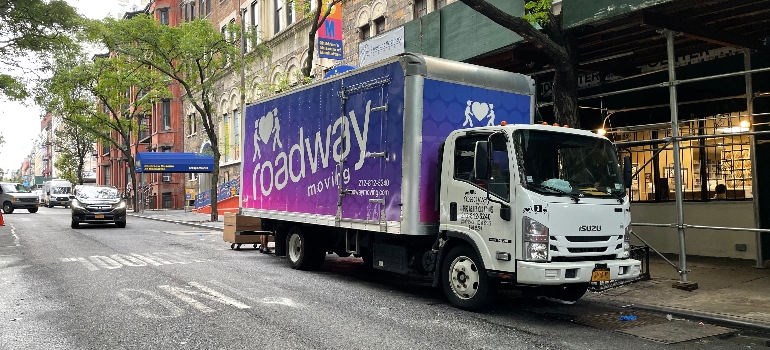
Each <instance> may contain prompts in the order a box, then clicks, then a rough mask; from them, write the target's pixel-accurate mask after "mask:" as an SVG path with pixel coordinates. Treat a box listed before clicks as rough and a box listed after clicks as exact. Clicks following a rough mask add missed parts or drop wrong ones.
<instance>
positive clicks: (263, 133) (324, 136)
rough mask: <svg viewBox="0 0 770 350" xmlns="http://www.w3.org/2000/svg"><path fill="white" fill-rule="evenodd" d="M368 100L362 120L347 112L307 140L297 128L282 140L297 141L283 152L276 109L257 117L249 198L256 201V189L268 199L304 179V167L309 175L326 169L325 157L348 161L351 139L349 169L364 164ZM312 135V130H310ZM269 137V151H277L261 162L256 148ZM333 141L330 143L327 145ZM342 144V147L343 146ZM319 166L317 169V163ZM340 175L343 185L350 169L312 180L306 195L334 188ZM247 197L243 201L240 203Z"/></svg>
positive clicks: (370, 102)
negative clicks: (355, 154) (293, 134)
mask: <svg viewBox="0 0 770 350" xmlns="http://www.w3.org/2000/svg"><path fill="white" fill-rule="evenodd" d="M371 104H372V101H371V100H369V101H367V103H366V111H365V113H364V118H363V120H359V119H358V117H357V116H356V112H355V111H350V113H349V115H347V116H342V117H339V118H337V119H336V120H335V121H334V123H332V124H331V125H327V126H326V130H325V133H322V131H324V130H323V129H322V130H318V131H316V132H315V137H314V139H311V137H312V136H311V135H312V134H310V133H308V135H307V136H308V137H305V128H304V127H300V128H299V130H298V131H297V136H298V137H297V138H296V139H294V138H291V139H290V140H286V139H284V140H286V141H293V140H297V142H296V143H294V144H293V145H291V146H290V147H289V152H288V153H287V152H286V151H285V150H283V143H282V142H281V138H280V118H279V116H278V109H277V108H274V109H273V110H271V111H270V112H268V113H267V114H266V115H264V116H262V117H261V118H258V119H257V121H256V122H255V125H254V127H255V130H254V138H253V142H254V154H253V155H252V161H254V162H255V164H254V169H253V170H252V174H251V175H252V176H251V184H252V189H251V191H252V193H251V195H252V196H253V198H257V194H258V190H259V193H261V195H262V196H269V195H270V194H271V193H273V190H276V191H281V190H283V189H284V188H286V186H287V185H288V184H289V180H291V182H292V183H297V182H299V181H300V180H302V179H304V178H305V177H307V176H308V173H307V168H308V167H309V168H310V174H316V173H317V172H318V171H319V170H322V169H326V168H328V167H329V155H330V154H331V155H332V158H333V159H334V162H335V163H338V164H339V163H340V162H341V161H342V160H343V159H348V155H349V154H350V151H351V142H352V140H355V142H356V145H357V146H358V151H359V152H358V153H359V154H358V160H357V161H356V162H355V164H354V166H353V170H354V171H355V170H359V169H361V167H363V165H364V160H365V159H366V142H367V140H368V139H369V114H370V113H371ZM351 131H352V132H351ZM311 132H312V131H311ZM271 137H272V138H273V142H272V150H273V152H275V151H277V150H281V151H280V152H279V153H278V154H277V155H276V156H275V158H274V159H272V160H271V159H267V160H264V161H262V162H260V163H256V162H257V161H261V160H262V151H261V150H260V147H261V146H262V145H267V144H268V143H269V141H270V138H271ZM332 138H334V143H332V142H331V140H332ZM343 142H344V145H343ZM319 162H320V163H321V167H320V169H319V164H318V163H319ZM340 176H342V179H343V181H345V182H346V183H347V182H348V181H349V180H350V169H347V168H345V169H342V171H340V169H334V171H333V172H332V173H331V174H330V175H329V176H323V177H316V178H318V179H319V180H318V181H317V182H316V181H314V183H313V184H311V185H309V186H308V188H307V193H308V196H311V195H315V194H317V193H319V192H321V191H323V190H325V189H328V188H329V187H332V186H337V185H338V184H339V181H340ZM246 200H248V198H244V201H246Z"/></svg>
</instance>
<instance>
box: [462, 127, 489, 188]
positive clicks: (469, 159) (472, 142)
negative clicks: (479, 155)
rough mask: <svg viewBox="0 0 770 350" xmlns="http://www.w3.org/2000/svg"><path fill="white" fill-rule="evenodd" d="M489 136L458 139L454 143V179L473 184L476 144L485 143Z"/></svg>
mask: <svg viewBox="0 0 770 350" xmlns="http://www.w3.org/2000/svg"><path fill="white" fill-rule="evenodd" d="M488 137H489V135H473V136H466V137H458V138H457V141H456V142H455V162H454V163H455V173H454V178H455V179H457V180H464V181H468V182H471V183H475V176H474V174H473V166H474V162H475V160H474V159H473V156H474V155H475V154H476V142H478V141H486V140H487V139H488Z"/></svg>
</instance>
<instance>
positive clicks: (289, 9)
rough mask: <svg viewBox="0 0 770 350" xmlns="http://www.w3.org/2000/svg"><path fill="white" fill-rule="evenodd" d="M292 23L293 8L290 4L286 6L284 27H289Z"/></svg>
mask: <svg viewBox="0 0 770 350" xmlns="http://www.w3.org/2000/svg"><path fill="white" fill-rule="evenodd" d="M292 23H294V6H292V4H291V3H289V4H287V5H286V26H285V27H288V26H290V25H291V24H292Z"/></svg>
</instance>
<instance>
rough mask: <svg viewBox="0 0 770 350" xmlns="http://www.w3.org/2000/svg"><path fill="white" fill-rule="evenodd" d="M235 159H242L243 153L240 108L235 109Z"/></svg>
mask: <svg viewBox="0 0 770 350" xmlns="http://www.w3.org/2000/svg"><path fill="white" fill-rule="evenodd" d="M233 130H234V131H233V141H234V142H233V155H234V156H233V159H235V160H238V159H240V158H241V157H240V153H241V135H240V120H239V115H238V110H237V109H235V110H233Z"/></svg>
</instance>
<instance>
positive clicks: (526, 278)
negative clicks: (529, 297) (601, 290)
mask: <svg viewBox="0 0 770 350" xmlns="http://www.w3.org/2000/svg"><path fill="white" fill-rule="evenodd" d="M604 264H606V265H607V268H608V269H609V270H610V279H612V280H624V279H632V278H636V277H639V273H641V270H642V262H641V261H639V260H634V259H625V260H602V261H574V262H550V263H540V262H527V261H518V262H517V263H516V282H518V283H520V284H535V285H555V284H565V283H583V282H591V273H592V272H593V270H594V269H595V268H596V267H597V265H604Z"/></svg>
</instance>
